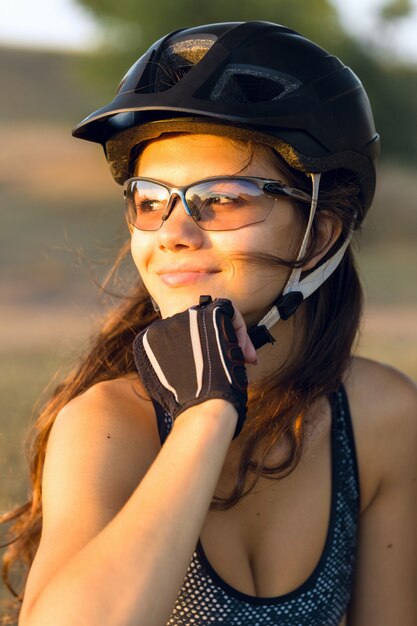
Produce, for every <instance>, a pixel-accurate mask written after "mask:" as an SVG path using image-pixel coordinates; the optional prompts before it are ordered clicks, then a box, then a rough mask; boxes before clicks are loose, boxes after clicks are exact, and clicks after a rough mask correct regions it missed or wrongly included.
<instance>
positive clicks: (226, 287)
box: [131, 134, 302, 380]
mask: <svg viewBox="0 0 417 626" xmlns="http://www.w3.org/2000/svg"><path fill="white" fill-rule="evenodd" d="M248 162H249V151H248V149H247V147H246V146H245V145H243V144H241V143H240V142H234V141H231V140H230V139H225V138H223V137H220V136H215V135H196V134H194V135H191V134H190V135H174V136H170V135H166V136H165V137H164V138H161V139H159V140H156V141H152V142H150V143H149V144H148V145H147V146H146V147H145V148H144V150H143V151H142V153H141V155H140V157H139V159H138V162H137V166H136V171H135V175H137V176H146V177H149V178H154V179H156V180H161V181H164V182H166V183H168V184H171V185H172V186H177V185H178V186H181V185H186V184H190V183H192V182H195V181H198V180H201V179H204V178H208V177H211V176H219V175H234V174H237V173H239V174H240V175H246V176H258V177H262V178H270V179H276V180H284V179H283V174H282V173H281V172H280V170H279V169H278V162H277V161H276V160H274V159H273V155H272V154H271V150H270V149H269V148H268V147H265V146H261V145H257V146H255V152H254V158H253V159H252V160H251V161H250V162H249V163H248ZM131 232H132V255H133V259H134V261H135V264H136V266H137V269H138V271H139V273H140V275H141V277H142V279H143V281H144V284H145V286H146V288H147V289H148V291H149V293H150V294H151V296H152V297H153V298H154V300H155V301H156V302H157V303H158V305H159V307H160V311H161V315H162V317H168V316H171V315H174V314H175V313H178V312H180V311H183V310H185V309H186V308H188V307H189V306H192V305H195V304H197V303H198V301H199V297H200V295H202V294H209V295H211V296H212V297H213V298H216V297H224V298H229V299H230V300H231V301H232V302H233V305H234V307H235V310H236V318H235V320H234V324H235V330H236V332H237V335H238V339H239V343H240V345H241V347H242V349H243V350H244V354H245V359H246V362H247V363H248V364H254V363H255V362H256V353H255V350H254V348H253V346H252V344H251V342H250V340H249V339H248V336H247V333H246V325H247V326H248V327H250V326H251V325H254V324H256V323H257V322H258V321H259V320H260V319H261V318H262V316H263V315H264V314H265V313H266V312H267V311H268V310H269V308H270V306H271V303H272V302H273V300H274V299H275V298H276V297H277V296H278V295H279V293H280V292H281V291H282V289H283V287H284V285H285V283H286V281H287V279H288V275H289V270H288V269H287V268H285V267H272V266H271V267H265V266H259V265H254V264H250V263H248V261H246V260H244V259H239V258H234V256H233V255H236V254H237V253H250V252H264V253H265V252H267V253H271V254H275V255H278V256H280V257H282V258H294V256H296V254H297V248H298V246H299V243H300V240H301V237H302V231H301V227H300V222H299V220H297V219H296V209H295V208H294V206H293V205H292V203H291V202H290V201H289V200H286V199H285V198H279V200H277V202H276V206H275V207H274V208H273V210H272V211H271V213H270V214H269V216H268V217H267V218H266V220H265V221H264V222H261V223H257V224H251V225H248V226H245V227H242V228H239V229H237V230H229V231H204V230H202V229H201V228H199V227H198V226H197V224H196V223H195V222H194V221H193V219H192V218H191V217H190V216H189V215H187V214H186V212H185V210H184V207H183V205H182V202H181V201H180V199H178V198H177V199H176V201H175V205H174V208H173V210H172V212H171V214H170V216H169V218H168V219H167V220H166V221H165V222H164V223H163V225H162V227H161V228H160V229H159V230H156V231H141V230H138V229H136V228H133V229H131ZM272 333H273V335H274V336H276V337H277V338H278V339H279V341H277V343H275V344H274V345H273V346H272V345H269V346H267V347H265V348H264V349H263V350H262V359H258V366H257V368H256V369H257V371H256V374H255V373H254V372H252V373H251V372H250V371H249V372H248V373H249V379H250V380H251V378H252V380H253V379H254V377H255V376H256V378H259V377H261V376H264V375H266V374H268V372H269V371H271V370H272V369H274V368H276V367H277V365H278V364H279V362H281V361H282V359H284V358H286V356H287V354H288V350H289V349H290V346H291V339H292V323H291V322H285V323H283V322H281V323H279V324H277V325H276V326H275V327H274V329H273V330H272ZM248 369H249V370H253V368H251V367H250V368H248Z"/></svg>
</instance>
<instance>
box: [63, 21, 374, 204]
mask: <svg viewBox="0 0 417 626" xmlns="http://www.w3.org/2000/svg"><path fill="white" fill-rule="evenodd" d="M167 130H171V131H172V130H177V131H178V130H182V131H183V132H187V131H188V132H210V131H214V132H215V133H216V134H219V133H220V134H225V135H232V136H237V137H240V138H242V139H245V138H251V139H255V140H259V141H260V142H261V143H266V144H268V145H270V146H272V147H274V148H275V149H276V150H277V151H278V152H279V153H280V154H281V155H282V156H283V158H284V159H285V160H286V161H287V162H288V163H289V164H290V165H292V166H293V167H295V168H296V169H298V170H301V171H304V172H306V173H310V172H317V173H323V172H326V171H329V170H333V169H337V168H344V169H347V170H350V171H352V172H354V173H355V175H356V176H357V179H358V182H359V184H360V187H361V190H362V204H363V206H364V208H365V209H366V208H368V207H369V205H370V204H371V202H372V198H373V195H374V190H375V160H376V158H377V156H378V154H379V135H378V134H377V133H376V132H375V127H374V123H373V118H372V112H371V109H370V105H369V101H368V97H367V95H366V92H365V90H364V88H363V86H362V83H361V82H360V80H359V79H358V78H357V76H356V75H355V74H354V73H353V72H352V70H351V69H349V68H348V67H346V66H345V65H344V64H343V63H342V62H341V61H340V60H339V59H338V58H336V57H334V56H332V55H330V54H329V53H328V52H326V51H325V50H323V49H322V48H321V47H319V46H318V45H316V44H314V43H313V42H311V41H310V40H308V39H306V38H305V37H303V36H302V35H300V34H299V33H297V32H295V31H293V30H291V29H289V28H286V27H284V26H280V25H278V24H273V23H271V22H229V23H220V24H208V25H205V26H199V27H195V28H188V29H182V30H178V31H175V32H173V33H170V34H169V35H167V36H166V37H163V38H162V39H160V40H159V41H157V42H156V43H155V44H154V45H153V46H151V47H150V48H149V50H148V51H147V52H146V53H145V54H144V55H143V56H142V57H141V58H140V59H139V60H138V61H137V62H136V63H135V64H134V65H133V66H132V67H131V68H130V70H129V71H128V72H127V74H126V76H125V77H124V78H123V80H122V82H121V83H120V86H119V88H118V91H117V94H116V97H115V98H114V100H113V101H112V102H111V103H110V104H108V105H106V106H104V107H102V108H101V109H98V110H97V111H95V112H94V113H92V114H91V115H89V116H88V117H87V118H86V119H85V120H83V121H82V122H81V123H80V124H78V126H76V128H75V129H74V130H73V135H74V136H75V137H79V138H81V139H86V140H89V141H94V142H97V143H101V144H102V145H103V147H104V150H105V153H106V156H107V159H108V161H109V164H110V167H111V170H112V174H113V176H114V178H115V180H116V181H117V182H118V183H123V182H124V181H125V180H126V178H128V177H129V176H130V175H131V167H132V156H133V155H134V152H132V151H133V149H134V147H135V146H136V145H138V144H139V143H141V142H142V141H144V140H146V139H150V138H154V137H157V136H159V135H160V134H161V133H163V132H167Z"/></svg>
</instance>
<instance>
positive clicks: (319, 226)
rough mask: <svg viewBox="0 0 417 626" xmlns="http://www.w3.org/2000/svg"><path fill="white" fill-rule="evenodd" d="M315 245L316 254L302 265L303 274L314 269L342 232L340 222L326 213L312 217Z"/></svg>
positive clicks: (318, 213)
mask: <svg viewBox="0 0 417 626" xmlns="http://www.w3.org/2000/svg"><path fill="white" fill-rule="evenodd" d="M314 225H315V245H314V248H315V250H317V253H316V254H315V255H314V257H313V258H312V259H310V260H309V261H307V263H306V264H305V265H303V272H305V271H306V270H312V269H314V268H315V267H316V266H317V265H318V264H319V263H320V261H321V259H322V258H323V257H325V256H326V254H327V253H328V252H329V250H330V249H331V248H332V247H333V246H334V244H335V243H336V241H337V240H338V239H339V237H340V234H341V232H342V224H341V222H340V221H339V220H338V219H337V218H335V216H334V214H332V215H330V214H329V213H328V212H327V211H322V212H317V213H316V215H315V217H314Z"/></svg>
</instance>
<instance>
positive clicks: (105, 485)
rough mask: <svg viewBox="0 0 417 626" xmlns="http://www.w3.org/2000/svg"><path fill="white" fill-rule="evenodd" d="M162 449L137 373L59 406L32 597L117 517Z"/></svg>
mask: <svg viewBox="0 0 417 626" xmlns="http://www.w3.org/2000/svg"><path fill="white" fill-rule="evenodd" d="M159 449H160V443H159V437H158V432H157V426H156V424H155V415H154V411H153V408H152V405H151V402H150V401H149V400H147V399H146V395H145V394H144V393H143V390H142V389H141V387H140V384H139V382H138V379H137V378H136V379H135V377H133V376H132V377H126V378H123V379H117V380H111V381H106V382H101V383H98V384H95V385H93V386H92V387H91V388H89V389H88V390H87V391H85V392H84V393H83V394H81V395H79V396H77V397H76V398H74V399H73V400H71V401H70V402H69V403H68V404H67V405H66V406H65V407H64V408H63V409H62V410H61V411H60V412H59V414H58V416H57V418H56V419H55V422H54V424H53V426H52V429H51V433H50V436H49V440H48V444H47V449H46V456H45V465H44V471H43V478H42V512H43V523H42V537H41V542H40V546H39V549H38V552H37V554H36V557H35V560H34V562H33V565H32V568H31V571H30V574H29V579H28V584H27V587H26V592H25V597H26V598H27V601H28V602H30V599H31V598H33V597H35V596H36V594H37V593H39V591H40V590H41V589H42V588H43V587H44V585H45V583H46V581H47V580H48V579H49V578H50V577H51V576H52V575H53V573H54V572H55V571H57V570H58V569H59V567H60V566H61V565H62V564H63V563H64V562H65V561H67V560H68V559H69V558H71V556H72V555H73V554H75V553H76V552H77V551H78V550H80V549H81V548H82V547H83V546H85V545H86V544H87V543H88V542H89V541H90V540H91V539H92V538H93V537H95V536H96V535H97V534H98V533H99V532H100V531H101V530H102V529H103V528H104V527H105V526H106V525H107V524H108V523H109V522H110V521H111V520H112V518H113V517H115V515H116V514H117V513H118V512H119V511H120V509H121V508H122V507H123V506H124V504H125V503H126V501H127V500H128V499H129V497H130V496H131V495H132V493H133V491H134V490H135V489H136V488H137V487H138V485H139V483H140V482H141V480H142V479H143V477H144V476H145V474H146V472H147V470H148V469H149V467H150V465H151V464H152V462H153V461H154V459H155V457H156V456H157V454H158V452H159ZM63 537H65V541H63Z"/></svg>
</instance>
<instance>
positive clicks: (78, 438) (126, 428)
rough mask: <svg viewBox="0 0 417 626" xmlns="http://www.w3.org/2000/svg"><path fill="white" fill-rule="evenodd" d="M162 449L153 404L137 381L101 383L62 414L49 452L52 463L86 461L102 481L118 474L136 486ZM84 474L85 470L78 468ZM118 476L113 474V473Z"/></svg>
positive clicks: (56, 421) (57, 419) (51, 439)
mask: <svg viewBox="0 0 417 626" xmlns="http://www.w3.org/2000/svg"><path fill="white" fill-rule="evenodd" d="M159 448H160V443H159V437H158V431H157V425H156V421H155V415H154V411H153V407H152V403H151V402H150V401H149V399H148V398H147V395H146V393H145V392H144V391H143V389H142V387H141V385H140V382H139V380H138V378H137V377H133V376H132V377H125V378H119V379H115V380H109V381H103V382H100V383H97V384H95V385H93V386H92V387H90V388H89V389H88V390H86V391H85V392H84V393H82V394H80V395H79V396H77V397H75V398H73V399H72V400H71V401H70V402H69V403H68V404H67V405H65V406H64V408H63V409H61V411H60V412H59V414H58V416H57V418H56V420H55V422H54V425H53V427H52V431H51V435H50V439H49V442H48V449H47V467H46V470H48V464H50V463H54V462H55V461H56V462H59V464H60V466H61V467H62V468H64V461H65V459H66V460H67V462H68V463H69V464H71V465H73V466H74V464H75V465H76V464H77V463H84V462H85V463H86V464H88V467H86V466H83V471H84V472H86V471H87V469H88V468H91V471H92V472H93V473H94V475H95V476H97V478H98V479H100V476H101V475H102V474H104V473H108V472H114V470H117V471H116V476H120V480H121V481H122V480H126V481H127V482H128V483H130V482H131V481H130V479H129V477H130V476H131V479H132V481H133V482H134V483H136V484H137V479H138V476H140V475H141V474H142V473H143V471H144V468H145V467H146V468H147V467H148V466H149V465H150V463H151V462H152V461H153V459H154V458H155V456H156V454H157V453H158V451H159ZM80 471H81V468H80ZM113 476H114V473H113Z"/></svg>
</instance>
